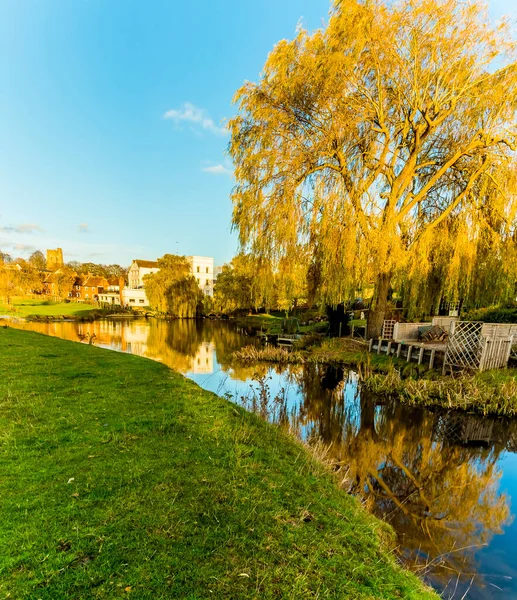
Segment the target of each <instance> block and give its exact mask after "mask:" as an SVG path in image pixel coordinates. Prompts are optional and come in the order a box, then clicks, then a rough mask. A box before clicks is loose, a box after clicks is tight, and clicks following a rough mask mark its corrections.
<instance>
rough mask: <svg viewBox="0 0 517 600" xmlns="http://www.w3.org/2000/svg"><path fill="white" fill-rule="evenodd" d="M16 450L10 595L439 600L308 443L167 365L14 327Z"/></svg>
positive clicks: (7, 520) (5, 357)
mask: <svg viewBox="0 0 517 600" xmlns="http://www.w3.org/2000/svg"><path fill="white" fill-rule="evenodd" d="M0 440H1V453H0V497H1V498H2V502H1V503H0V519H1V522H2V527H1V528H0V595H1V596H2V597H10V598H16V599H17V600H18V599H24V598H41V599H44V600H50V599H52V600H55V599H56V598H121V597H134V598H138V599H139V600H140V599H152V600H157V599H160V598H185V599H190V600H194V599H204V598H231V599H240V598H260V599H263V598H266V599H268V598H271V599H272V598H296V599H298V598H304V599H305V598H354V599H356V598H364V599H366V598H368V599H373V598H413V599H423V598H437V596H436V595H435V594H434V593H432V592H430V591H427V590H426V589H425V588H424V587H423V585H422V584H421V582H420V581H419V580H418V579H417V578H416V577H414V576H413V575H411V574H410V573H408V572H406V571H404V570H403V569H401V568H400V567H399V566H398V565H397V564H396V562H395V559H394V558H393V555H392V554H391V552H389V551H387V550H386V546H385V544H386V540H387V539H388V538H390V533H389V531H390V530H389V529H388V528H387V526H385V525H383V524H382V523H381V522H380V521H378V520H377V519H375V518H374V517H372V516H370V515H369V514H367V513H366V511H365V510H364V509H363V508H362V507H361V506H360V504H359V502H357V501H356V500H355V499H354V498H352V497H350V496H347V495H346V494H344V493H343V492H342V491H340V490H339V489H338V488H337V487H336V485H335V481H334V480H333V478H332V475H331V474H330V473H328V472H327V471H325V469H324V467H323V466H322V465H320V464H319V463H318V462H317V461H316V460H315V459H313V458H312V457H311V456H310V455H309V454H308V453H307V451H306V449H305V448H304V447H303V446H301V444H299V443H298V442H296V441H295V440H293V439H292V438H290V437H289V436H288V435H287V434H284V433H282V431H281V430H279V429H277V428H275V427H273V426H271V425H269V424H268V423H265V422H263V421H262V420H260V419H259V418H258V417H256V416H255V415H252V414H249V413H247V412H245V411H244V410H243V409H241V408H239V407H237V406H234V405H233V404H231V403H229V402H227V401H226V400H224V399H222V398H219V397H217V396H215V395H214V394H211V393H209V392H206V391H204V390H202V389H201V388H199V387H198V386H197V385H195V384H194V383H193V382H191V381H189V380H186V379H185V378H183V377H182V376H181V375H179V374H177V373H175V372H172V371H170V370H169V369H167V368H166V367H165V366H164V365H161V364H159V363H157V362H153V361H150V360H147V359H144V358H140V357H136V356H131V355H126V354H120V353H116V352H108V351H106V350H102V349H99V348H95V347H92V346H87V345H80V344H76V343H72V342H67V341H64V340H59V339H56V338H51V337H45V336H43V335H40V334H36V333H32V332H26V331H19V330H14V329H11V328H0ZM382 540H384V542H383V541H382Z"/></svg>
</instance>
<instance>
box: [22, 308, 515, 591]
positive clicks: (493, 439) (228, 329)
mask: <svg viewBox="0 0 517 600" xmlns="http://www.w3.org/2000/svg"><path fill="white" fill-rule="evenodd" d="M15 326H16V327H19V328H23V329H31V330H35V331H39V332H41V333H45V334H47V335H52V336H56V337H60V338H64V339H68V340H73V341H76V342H77V341H81V340H82V341H83V343H88V340H89V339H90V338H93V339H92V341H93V343H94V344H95V345H97V346H101V347H105V348H110V349H113V350H118V351H122V352H129V353H133V354H138V355H141V356H146V357H148V358H151V359H153V360H158V361H161V362H163V363H164V364H166V365H168V366H169V367H171V368H173V369H176V370H177V371H179V372H180V373H183V374H184V375H185V376H186V377H189V378H191V379H193V380H194V381H195V382H196V383H198V384H199V385H200V386H201V387H203V388H205V389H207V390H210V391H213V392H216V393H217V394H219V395H224V396H226V397H228V399H230V400H231V401H233V402H236V403H239V404H241V405H244V406H245V407H246V408H248V409H249V410H254V411H256V412H258V413H259V414H262V415H263V416H264V417H265V418H268V419H270V420H271V421H275V422H278V423H280V424H281V425H282V426H285V427H289V428H290V429H291V430H292V431H293V432H295V433H296V434H297V435H298V436H300V437H301V438H302V439H304V440H305V441H306V442H307V443H308V444H310V445H311V446H313V447H314V448H315V449H316V451H317V452H318V453H319V454H320V455H322V456H324V457H325V458H326V459H328V460H329V461H331V462H332V463H333V465H334V466H335V469H336V470H337V471H338V475H339V477H340V479H341V481H342V486H343V488H344V489H345V490H347V491H348V492H349V493H353V494H355V495H356V496H358V497H359V498H360V499H361V501H362V502H363V503H364V504H365V506H366V507H367V508H368V509H369V510H371V511H372V512H373V513H375V514H376V515H377V516H379V517H380V518H382V519H384V520H385V521H387V522H389V523H390V524H391V525H392V526H393V528H394V529H395V532H396V534H397V537H398V547H399V550H398V551H399V554H400V556H401V558H402V560H403V561H404V562H405V564H406V565H408V566H409V567H410V568H411V569H413V570H414V571H416V572H417V573H418V574H419V575H421V576H422V577H424V579H425V580H426V581H427V582H428V583H430V584H431V585H433V587H435V588H436V589H437V590H439V591H440V592H442V593H443V597H444V598H450V599H460V598H469V599H473V600H478V599H494V600H495V599H497V600H502V599H505V600H507V599H510V598H515V599H517V558H516V554H515V547H516V546H517V523H516V522H515V520H514V518H513V517H514V510H512V497H513V498H515V499H517V421H516V420H514V421H509V420H505V419H491V418H480V417H477V416H474V415H463V414H459V413H456V412H445V411H430V410H426V409H423V408H418V407H408V406H405V405H402V404H400V403H398V402H394V401H386V400H384V399H382V398H378V397H374V396H371V395H368V394H366V393H365V392H364V391H361V390H360V388H359V386H358V383H357V377H356V375H355V373H353V372H351V371H346V370H344V369H342V368H337V367H333V366H326V367H325V366H315V365H312V364H306V365H302V366H288V367H273V368H271V367H269V366H266V365H263V364H261V365H253V366H250V365H245V366H243V365H239V364H237V363H236V362H235V361H234V360H233V359H232V353H233V352H234V351H235V350H238V349H240V348H241V347H243V346H244V345H247V344H250V343H257V341H256V340H255V339H254V338H252V337H249V336H248V335H246V332H243V331H240V330H238V329H237V328H236V327H235V326H233V325H232V324H231V323H225V322H219V321H189V320H180V321H172V322H167V321H163V320H154V319H150V320H144V319H135V320H128V319H118V320H112V321H109V320H105V321H96V322H93V323H79V322H77V323H75V322H55V323H20V324H15Z"/></svg>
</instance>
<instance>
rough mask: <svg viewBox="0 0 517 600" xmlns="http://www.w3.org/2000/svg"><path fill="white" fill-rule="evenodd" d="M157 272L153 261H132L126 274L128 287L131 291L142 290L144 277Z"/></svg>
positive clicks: (156, 266) (156, 265)
mask: <svg viewBox="0 0 517 600" xmlns="http://www.w3.org/2000/svg"><path fill="white" fill-rule="evenodd" d="M158 270H159V269H158V263H157V262H156V261H155V260H139V259H137V260H134V261H133V262H132V263H131V266H130V267H129V271H128V274H127V279H128V287H129V288H131V289H132V290H138V289H140V288H143V287H144V276H145V275H150V274H151V273H156V271H158Z"/></svg>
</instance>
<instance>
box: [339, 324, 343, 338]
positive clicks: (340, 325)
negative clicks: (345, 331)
mask: <svg viewBox="0 0 517 600" xmlns="http://www.w3.org/2000/svg"><path fill="white" fill-rule="evenodd" d="M342 325H343V322H342V321H339V337H341V327H342Z"/></svg>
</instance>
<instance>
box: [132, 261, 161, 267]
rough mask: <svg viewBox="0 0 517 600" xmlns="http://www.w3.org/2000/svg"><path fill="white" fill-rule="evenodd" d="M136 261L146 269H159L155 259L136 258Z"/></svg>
mask: <svg viewBox="0 0 517 600" xmlns="http://www.w3.org/2000/svg"><path fill="white" fill-rule="evenodd" d="M133 262H135V263H136V264H137V265H138V266H139V267H143V268H144V269H157V268H158V263H157V262H156V261H155V260H140V259H138V258H137V259H135V260H134V261H133Z"/></svg>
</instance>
